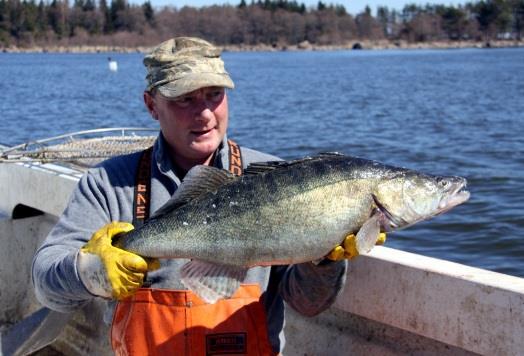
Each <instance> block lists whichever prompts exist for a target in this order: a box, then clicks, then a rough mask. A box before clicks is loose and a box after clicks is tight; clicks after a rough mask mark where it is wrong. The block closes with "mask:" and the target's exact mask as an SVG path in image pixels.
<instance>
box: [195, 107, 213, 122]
mask: <svg viewBox="0 0 524 356" xmlns="http://www.w3.org/2000/svg"><path fill="white" fill-rule="evenodd" d="M213 115H214V114H213V111H212V110H211V109H210V108H209V107H208V106H201V107H200V109H199V110H197V111H196V112H195V119H196V120H197V121H202V122H207V121H211V120H212V119H213Z"/></svg>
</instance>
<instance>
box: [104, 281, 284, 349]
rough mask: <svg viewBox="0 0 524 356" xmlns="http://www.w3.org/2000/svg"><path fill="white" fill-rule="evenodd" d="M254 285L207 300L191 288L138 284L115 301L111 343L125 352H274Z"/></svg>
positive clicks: (258, 290)
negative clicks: (129, 294) (131, 292)
mask: <svg viewBox="0 0 524 356" xmlns="http://www.w3.org/2000/svg"><path fill="white" fill-rule="evenodd" d="M259 298H260V288H259V286H258V285H254V284H250V285H242V286H241V287H240V288H239V289H238V291H237V292H236V293H235V294H234V295H233V296H232V297H231V298H230V299H225V300H219V301H218V302H216V303H215V304H206V303H205V302H203V301H202V300H201V299H199V298H198V297H197V296H196V295H195V294H193V293H192V292H191V291H174V290H161V289H146V288H142V289H140V290H139V291H138V292H137V293H136V294H135V295H134V296H133V297H130V298H128V299H126V300H123V301H121V302H119V303H118V304H117V307H116V310H115V314H114V317H113V325H112V327H111V343H112V346H113V350H114V352H115V354H116V355H118V356H124V355H125V356H127V355H137V356H138V355H140V356H145V355H152V356H153V355H158V356H165V355H191V356H193V355H195V356H206V355H250V356H251V355H253V356H254V355H260V356H262V355H264V356H265V355H275V353H274V352H273V351H272V349H271V346H270V344H269V338H268V334H267V326H266V325H267V323H266V317H265V312H264V307H263V306H262V303H260V301H259Z"/></svg>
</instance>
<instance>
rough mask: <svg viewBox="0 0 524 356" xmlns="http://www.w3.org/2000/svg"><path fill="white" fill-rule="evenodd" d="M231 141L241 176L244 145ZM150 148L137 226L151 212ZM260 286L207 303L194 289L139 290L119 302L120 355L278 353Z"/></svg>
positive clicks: (141, 173)
mask: <svg viewBox="0 0 524 356" xmlns="http://www.w3.org/2000/svg"><path fill="white" fill-rule="evenodd" d="M228 145H229V162H230V167H229V170H230V171H231V172H232V173H233V174H236V175H241V174H242V157H241V154H240V149H239V147H238V145H236V143H234V142H233V141H230V140H229V142H228ZM151 154H152V148H150V149H148V150H145V151H144V153H143V154H142V158H141V160H140V162H139V166H138V171H137V179H136V186H135V196H134V211H133V225H135V227H137V226H139V225H141V224H143V222H144V221H145V220H146V219H147V218H148V216H149V198H150V192H151V190H150V182H151ZM260 295H261V291H260V287H259V285H258V284H243V285H241V286H240V288H239V289H238V290H237V291H236V293H235V294H234V295H233V296H232V297H231V298H229V299H223V300H219V301H218V302H216V303H215V304H207V303H205V302H204V301H202V300H201V299H200V298H198V296H197V295H195V294H194V293H193V292H191V291H185V290H180V291H178V290H164V289H150V288H141V289H139V290H138V291H137V293H136V294H135V295H134V296H132V297H130V298H127V299H125V300H123V301H120V302H118V304H117V306H116V308H115V313H114V316H113V324H112V326H111V345H112V347H113V351H114V352H115V354H116V355H119V356H120V355H121V356H124V355H125V356H127V355H137V356H146V355H158V356H166V355H191V356H208V355H209V356H212V355H249V356H251V355H253V356H255V355H260V356H265V355H275V352H273V351H272V348H271V345H270V343H269V337H268V333H267V321H266V315H265V311H264V307H263V305H262V303H261V302H260Z"/></svg>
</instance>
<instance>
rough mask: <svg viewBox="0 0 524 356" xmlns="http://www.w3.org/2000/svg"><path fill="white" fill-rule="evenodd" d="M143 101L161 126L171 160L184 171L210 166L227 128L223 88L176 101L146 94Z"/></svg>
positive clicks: (207, 90)
mask: <svg viewBox="0 0 524 356" xmlns="http://www.w3.org/2000/svg"><path fill="white" fill-rule="evenodd" d="M144 100H145V102H146V106H147V108H148V110H149V112H150V113H151V115H152V116H153V118H154V119H156V120H158V122H159V123H160V128H161V130H162V134H163V135H164V137H165V139H166V140H167V142H168V144H169V145H170V148H171V154H172V159H173V160H174V161H175V162H176V163H177V164H178V165H180V166H181V168H184V169H189V168H191V167H192V166H193V165H196V164H209V163H210V161H211V159H212V157H213V153H214V152H215V151H216V149H217V148H218V146H219V145H220V143H221V142H222V139H223V138H224V135H225V133H226V129H227V124H228V106H227V96H226V93H225V89H224V88H221V87H206V88H201V89H198V90H195V91H193V92H191V93H188V94H185V95H182V96H179V97H177V98H174V99H168V98H166V97H164V96H162V95H161V94H160V93H159V92H156V93H155V94H153V95H151V94H149V93H147V92H146V93H145V94H144Z"/></svg>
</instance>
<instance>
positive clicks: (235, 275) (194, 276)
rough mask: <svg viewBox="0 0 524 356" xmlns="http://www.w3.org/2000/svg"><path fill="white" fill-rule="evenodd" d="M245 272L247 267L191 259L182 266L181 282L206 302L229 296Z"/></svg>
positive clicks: (234, 290)
mask: <svg viewBox="0 0 524 356" xmlns="http://www.w3.org/2000/svg"><path fill="white" fill-rule="evenodd" d="M246 274H247V269H246V268H243V267H237V266H229V265H220V264H215V263H209V262H205V261H198V260H193V261H190V262H188V263H186V264H185V265H183V266H182V268H181V271H180V276H181V280H182V283H183V284H184V285H185V286H186V287H187V288H188V289H190V290H192V291H193V292H195V293H196V294H197V295H198V296H199V297H200V298H201V299H203V300H204V301H205V302H207V303H211V304H213V303H216V302H217V301H218V300H219V299H225V298H229V297H231V296H232V295H233V294H234V293H235V292H236V290H237V289H238V287H239V286H240V281H242V280H243V279H244V278H245V276H246Z"/></svg>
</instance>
